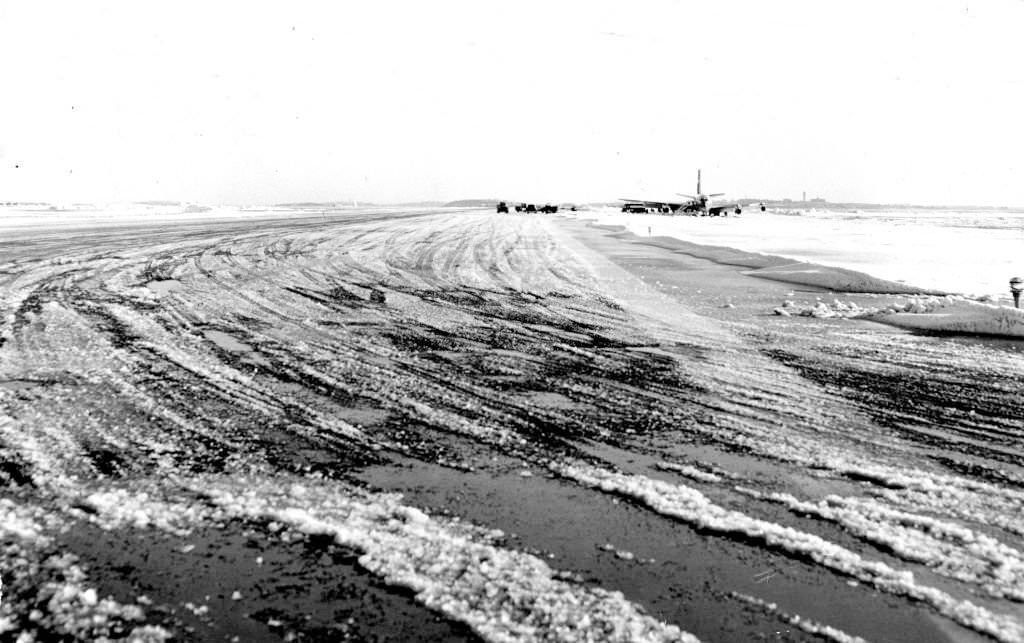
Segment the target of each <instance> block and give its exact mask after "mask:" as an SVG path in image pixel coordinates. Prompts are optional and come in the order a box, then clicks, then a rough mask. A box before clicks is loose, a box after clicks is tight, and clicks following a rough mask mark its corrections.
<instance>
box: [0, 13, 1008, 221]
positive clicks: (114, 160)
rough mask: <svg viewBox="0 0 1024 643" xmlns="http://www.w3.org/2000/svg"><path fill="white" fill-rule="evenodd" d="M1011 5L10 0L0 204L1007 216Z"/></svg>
mask: <svg viewBox="0 0 1024 643" xmlns="http://www.w3.org/2000/svg"><path fill="white" fill-rule="evenodd" d="M1022 28H1024V2H1021V0H984V1H978V0H970V1H969V0H959V1H956V2H947V1H945V0H920V1H916V0H901V1H879V2H874V1H862V0H858V1H848V2H821V1H820V0H808V1H806V2H802V1H788V0H781V1H772V2H765V1H763V0H750V1H746V0H732V1H715V2H710V1H709V2H701V3H697V2H669V1H648V2H625V1H622V2H607V1H595V0H586V1H580V2H555V1H551V0H548V1H538V2H532V1H521V0H519V1H515V2H501V3H498V2H485V1H467V2H449V1H444V0H441V1H438V0H430V1H429V2H424V1H420V0H410V1H402V0H395V1H391V2H388V1H374V2H322V3H314V2H275V3H270V2H258V1H251V0H250V1H244V2H205V1H204V2H187V1H181V0H175V1H174V2H134V1H126V2H99V1H93V0H90V1H87V2H82V1H68V2H45V1H38V2H36V1H31V2H30V1H24V2H14V1H8V0H0V87H2V94H0V201H3V200H14V199H21V200H26V199H38V200H49V201H56V202H74V201H110V200H142V199H174V200H187V201H201V202H226V203H242V204H251V203H268V202H282V201H296V200H342V199H343V200H348V199H356V200H360V201H381V202H398V201H412V200H433V199H440V200H447V199H455V198H468V197H499V198H506V199H514V200H523V199H536V200H552V201H586V200H606V199H615V198H617V197H630V196H632V197H648V198H666V197H668V196H669V195H672V194H673V193H674V192H687V193H690V192H692V190H693V189H694V187H695V186H694V181H695V175H696V170H697V168H703V170H704V186H703V187H704V188H705V191H714V192H719V191H724V192H727V193H728V194H729V195H730V196H734V197H744V196H750V197H755V196H764V197H779V198H781V197H793V198H799V196H800V194H801V192H803V191H806V192H807V195H808V197H815V196H822V197H826V198H828V199H830V200H833V201H842V200H847V201H851V200H856V201H871V202H913V203H936V204H940V203H946V204H962V203H977V204H992V205H1024V174H1022V170H1024V163H1022V161H1021V158H1022V154H1024V62H1022V61H1024V38H1021V36H1020V30H1021V29H1022Z"/></svg>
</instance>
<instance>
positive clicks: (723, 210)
mask: <svg viewBox="0 0 1024 643" xmlns="http://www.w3.org/2000/svg"><path fill="white" fill-rule="evenodd" d="M724 195H725V192H717V193H715V194H704V193H703V192H701V191H700V170H697V195H696V196H691V195H689V194H680V195H679V196H685V197H686V198H687V199H689V201H682V202H675V203H674V202H670V201H647V200H644V199H619V200H620V201H625V203H624V204H623V205H622V211H623V212H650V211H652V210H653V211H654V212H664V213H668V214H675V213H676V212H679V211H680V210H682V211H683V212H684V213H686V214H690V215H692V216H697V215H700V216H713V217H714V216H727V215H728V214H729V210H732V211H733V212H735V213H736V214H739V213H741V212H743V208H741V207H740V204H739V203H720V204H718V205H712V204H711V203H710V201H711V199H712V198H713V197H716V196H724ZM764 210H765V207H764V204H762V205H761V211H762V212H764Z"/></svg>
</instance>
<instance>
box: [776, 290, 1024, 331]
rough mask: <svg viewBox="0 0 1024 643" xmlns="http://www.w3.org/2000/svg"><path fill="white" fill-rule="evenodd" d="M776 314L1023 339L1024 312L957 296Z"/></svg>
mask: <svg viewBox="0 0 1024 643" xmlns="http://www.w3.org/2000/svg"><path fill="white" fill-rule="evenodd" d="M774 312H775V314H776V315H782V316H791V315H799V316H803V317H817V318H821V319H830V318H859V319H869V320H871V321H876V322H880V323H883V324H889V325H892V326H899V327H901V328H910V329H914V330H926V331H932V332H946V333H969V334H976V335H998V336H1003V337H1024V310H1018V309H1016V308H1009V307H1007V306H1000V305H997V304H992V303H989V302H987V301H978V300H974V299H968V298H965V297H962V296H959V295H947V296H944V297H936V296H911V297H908V298H907V299H906V300H902V299H900V300H897V301H895V302H893V303H890V304H888V305H886V306H881V307H862V306H859V305H858V304H856V303H854V302H842V301H840V300H839V299H833V301H832V302H831V303H828V302H825V301H821V300H819V301H816V302H814V303H813V304H804V305H798V304H796V303H795V302H793V301H785V302H783V304H782V305H781V306H779V307H778V308H776V309H775V311H774Z"/></svg>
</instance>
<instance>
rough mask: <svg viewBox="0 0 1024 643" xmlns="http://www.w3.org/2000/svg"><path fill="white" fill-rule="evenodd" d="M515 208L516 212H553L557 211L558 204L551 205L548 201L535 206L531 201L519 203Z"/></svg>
mask: <svg viewBox="0 0 1024 643" xmlns="http://www.w3.org/2000/svg"><path fill="white" fill-rule="evenodd" d="M515 208H516V212H528V213H529V212H543V213H544V214H555V213H556V212H558V206H557V205H551V204H550V203H545V204H544V205H542V206H540V207H537V206H536V205H535V204H533V203H520V204H519V205H517V206H515ZM506 211H507V210H506Z"/></svg>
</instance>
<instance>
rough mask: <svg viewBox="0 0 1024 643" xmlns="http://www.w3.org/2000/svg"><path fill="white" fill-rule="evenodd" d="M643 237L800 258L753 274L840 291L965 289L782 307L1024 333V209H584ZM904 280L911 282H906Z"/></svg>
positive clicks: (909, 324)
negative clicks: (733, 212)
mask: <svg viewBox="0 0 1024 643" xmlns="http://www.w3.org/2000/svg"><path fill="white" fill-rule="evenodd" d="M582 216H586V217H596V220H597V222H598V223H601V224H604V225H621V226H624V227H625V228H626V229H628V230H629V231H631V232H633V233H634V234H636V235H638V236H640V237H648V236H650V237H659V236H663V237H674V238H676V239H681V240H684V241H687V242H691V243H695V244H699V245H701V246H706V247H707V249H706V252H705V254H704V256H706V257H708V258H711V259H713V260H720V261H725V262H732V261H736V258H735V256H730V255H728V254H726V255H724V256H723V253H722V252H721V250H722V248H721V247H725V248H735V249H738V250H741V251H744V252H747V253H761V254H762V255H770V256H774V257H778V258H780V259H781V258H787V259H789V260H797V261H799V262H800V263H787V262H786V261H784V260H783V261H776V262H771V261H769V262H768V264H767V265H763V266H756V267H755V266H751V268H752V269H751V270H749V273H748V274H752V275H756V276H760V277H766V278H771V279H778V280H782V281H789V282H792V283H797V284H807V285H813V286H817V287H820V288H824V289H827V290H831V291H835V292H876V293H894V292H900V290H901V289H902V290H903V291H904V292H910V293H913V292H915V291H917V290H918V289H925V290H927V291H930V292H939V293H953V294H959V295H961V296H960V297H946V298H937V297H922V298H917V299H914V300H912V301H911V302H910V303H909V305H907V306H905V307H904V309H902V310H898V309H896V307H894V306H885V307H882V309H880V310H871V309H867V310H857V309H852V310H850V309H847V308H845V304H840V305H837V306H831V305H829V304H817V303H815V304H813V309H808V308H807V307H806V306H804V307H801V308H799V309H797V310H793V309H792V307H791V306H786V305H783V306H780V307H779V308H776V309H775V311H776V313H777V314H780V315H786V314H800V315H806V316H814V317H866V318H871V319H873V320H875V321H879V322H883V323H887V324H891V325H894V326H900V327H904V328H911V329H917V330H925V331H937V332H955V333H974V334H986V335H1002V336H1009V337H1022V336H1024V313H1022V312H1020V311H1018V310H1015V309H1013V308H1012V306H1013V304H1012V300H1011V297H1010V290H1009V280H1010V278H1012V277H1015V276H1020V275H1024V260H1022V259H1021V256H1022V255H1021V253H1020V247H1021V244H1022V243H1024V213H1021V212H1008V211H981V212H970V211H967V212H946V211H928V210H890V211H871V212H843V211H830V210H815V211H786V212H778V211H769V212H764V213H762V212H759V211H757V210H756V208H754V209H751V210H748V211H746V212H744V213H743V214H742V215H740V216H731V217H689V216H663V215H633V214H624V213H620V212H616V211H614V210H611V209H606V210H600V211H597V212H595V213H586V214H584V215H582ZM901 284H902V285H903V286H902V287H901Z"/></svg>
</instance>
